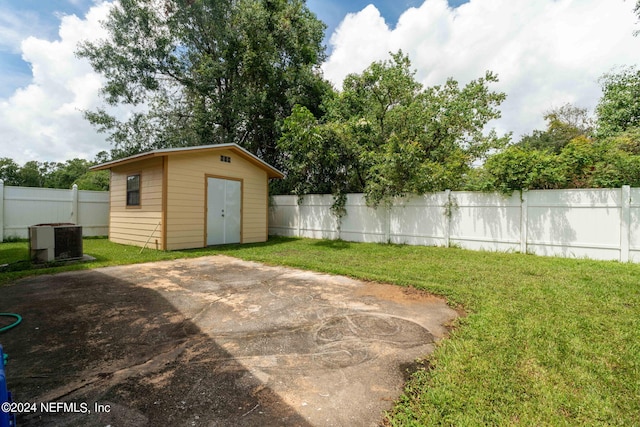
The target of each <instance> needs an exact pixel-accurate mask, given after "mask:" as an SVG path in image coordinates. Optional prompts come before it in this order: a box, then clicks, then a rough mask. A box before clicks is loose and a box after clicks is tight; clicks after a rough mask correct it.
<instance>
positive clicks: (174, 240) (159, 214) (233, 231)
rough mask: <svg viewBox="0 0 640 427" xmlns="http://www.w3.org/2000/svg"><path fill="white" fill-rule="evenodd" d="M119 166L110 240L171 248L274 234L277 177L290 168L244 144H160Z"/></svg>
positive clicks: (114, 174) (113, 167)
mask: <svg viewBox="0 0 640 427" xmlns="http://www.w3.org/2000/svg"><path fill="white" fill-rule="evenodd" d="M104 169H109V170H110V171H111V184H110V210H109V240H111V241H112V242H116V243H124V244H129V245H137V246H145V245H147V246H148V247H152V248H157V249H163V250H174V249H188V248H201V247H204V246H209V245H218V244H225V243H252V242H264V241H266V240H267V238H268V224H267V222H268V199H269V179H270V178H282V177H283V174H282V173H281V172H280V171H278V170H277V169H275V168H274V167H273V166H270V165H269V164H267V163H265V162H264V161H262V160H261V159H259V158H258V157H256V156H254V155H253V154H251V153H250V152H248V151H247V150H245V149H244V148H242V147H240V146H239V145H236V144H218V145H205V146H199V147H186V148H171V149H163V150H154V151H149V152H146V153H142V154H137V155H134V156H130V157H126V158H124V159H120V160H115V161H112V162H108V163H103V164H101V165H97V166H94V167H92V168H91V170H104Z"/></svg>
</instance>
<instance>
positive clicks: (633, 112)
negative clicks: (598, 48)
mask: <svg viewBox="0 0 640 427" xmlns="http://www.w3.org/2000/svg"><path fill="white" fill-rule="evenodd" d="M600 85H601V86H602V97H601V98H600V101H599V102H598V106H597V107H596V113H597V116H598V117H597V135H598V136H599V137H601V138H606V137H610V136H613V135H615V134H618V133H621V132H624V131H626V130H628V129H630V128H634V127H639V126H640V70H638V69H636V68H635V67H627V68H624V69H622V70H621V71H619V72H617V73H613V72H612V73H608V74H604V75H603V76H602V77H601V78H600Z"/></svg>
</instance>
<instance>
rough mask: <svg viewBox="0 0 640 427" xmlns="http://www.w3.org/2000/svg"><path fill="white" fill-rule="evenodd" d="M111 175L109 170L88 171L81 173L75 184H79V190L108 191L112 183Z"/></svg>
mask: <svg viewBox="0 0 640 427" xmlns="http://www.w3.org/2000/svg"><path fill="white" fill-rule="evenodd" d="M109 175H110V173H109V171H107V170H103V171H95V172H87V173H85V174H83V175H80V176H79V177H78V178H77V179H76V180H75V181H74V184H76V185H77V186H78V190H93V191H107V190H109V184H110V178H109Z"/></svg>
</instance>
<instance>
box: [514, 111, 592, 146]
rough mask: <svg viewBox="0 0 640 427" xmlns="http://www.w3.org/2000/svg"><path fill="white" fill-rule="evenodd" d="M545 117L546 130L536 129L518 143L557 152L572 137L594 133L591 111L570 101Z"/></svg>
mask: <svg viewBox="0 0 640 427" xmlns="http://www.w3.org/2000/svg"><path fill="white" fill-rule="evenodd" d="M544 119H545V120H546V122H547V129H546V130H544V131H540V130H534V131H533V132H532V134H531V135H525V136H523V137H522V139H521V140H520V141H519V142H518V143H517V144H516V145H519V146H520V147H522V148H524V149H526V150H548V151H551V152H552V153H556V154H557V153H560V151H562V149H563V148H564V147H565V146H566V145H567V144H568V143H569V142H570V141H571V140H572V139H574V138H577V137H579V136H589V135H591V134H592V133H593V122H592V120H591V118H590V117H589V111H588V110H587V109H586V108H580V107H577V106H574V105H572V104H570V103H567V104H564V105H563V106H561V107H558V108H553V109H551V110H549V111H547V112H545V114H544Z"/></svg>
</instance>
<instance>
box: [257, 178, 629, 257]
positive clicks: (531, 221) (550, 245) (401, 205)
mask: <svg viewBox="0 0 640 427" xmlns="http://www.w3.org/2000/svg"><path fill="white" fill-rule="evenodd" d="M332 203H333V198H332V197H331V196H330V195H310V196H305V197H304V199H303V201H302V203H301V204H300V205H298V204H297V198H296V197H295V196H275V197H273V206H272V208H271V213H270V221H271V222H270V224H269V232H270V233H271V234H280V235H287V236H300V237H312V238H326V239H336V238H341V239H344V240H348V241H354V242H391V243H402V244H409V245H438V246H450V245H457V246H460V247H463V248H466V249H475V250H493V251H514V252H528V253H533V254H538V255H550V256H561V257H573V258H591V259H600V260H619V261H625V262H626V261H633V262H640V189H630V188H629V187H628V186H624V187H622V188H621V189H579V190H535V191H525V192H522V193H520V192H516V193H514V194H513V195H511V196H508V197H507V196H504V195H501V194H487V193H473V192H449V191H445V192H439V193H433V194H427V195H424V196H419V197H413V198H410V199H400V200H397V201H396V202H395V203H393V205H392V206H390V207H378V208H371V207H368V206H366V203H365V200H364V197H363V195H362V194H350V195H348V196H347V203H346V205H345V208H346V215H345V216H343V217H342V218H341V219H340V220H338V219H337V218H336V217H335V216H334V215H333V214H332V213H331V204H332Z"/></svg>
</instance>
